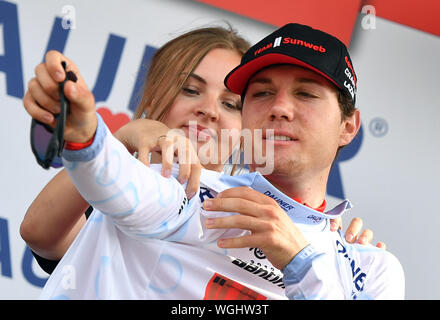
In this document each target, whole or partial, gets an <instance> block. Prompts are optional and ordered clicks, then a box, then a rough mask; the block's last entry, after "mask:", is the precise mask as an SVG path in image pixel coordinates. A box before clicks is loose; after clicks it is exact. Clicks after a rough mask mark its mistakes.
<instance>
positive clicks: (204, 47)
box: [20, 27, 249, 271]
mask: <svg viewBox="0 0 440 320" xmlns="http://www.w3.org/2000/svg"><path fill="white" fill-rule="evenodd" d="M248 47H249V44H248V43H247V41H246V40H244V39H243V38H241V37H239V36H238V35H237V34H236V33H235V32H234V31H233V30H227V29H224V28H215V27H214V28H204V29H198V30H194V31H191V32H188V33H186V34H184V35H182V36H180V37H178V38H176V39H173V40H171V41H170V42H168V43H167V44H165V45H164V46H163V47H161V48H160V49H159V50H157V52H156V54H155V56H154V58H153V60H152V61H151V64H150V68H149V72H148V75H147V78H146V82H145V88H144V94H143V97H142V100H141V103H140V104H139V106H138V108H137V110H136V112H135V114H134V119H139V118H141V117H142V115H143V114H144V113H145V114H146V116H147V118H148V119H152V120H157V121H155V122H150V123H149V125H148V126H147V127H146V126H145V125H144V123H142V121H141V122H140V123H139V121H138V122H136V121H135V122H133V123H132V124H131V125H130V126H127V127H128V128H124V129H123V130H120V136H121V140H122V139H123V138H124V137H125V138H126V139H125V144H126V145H127V147H131V144H133V143H136V142H135V141H133V137H134V135H132V134H129V130H130V128H132V129H131V130H132V131H135V130H136V131H138V130H143V133H146V130H148V132H149V134H139V135H138V136H140V137H142V140H140V141H139V142H138V143H139V145H142V149H141V150H139V151H140V152H139V158H140V160H141V161H143V162H145V163H146V162H147V161H148V151H149V150H145V146H146V145H147V142H148V145H153V146H154V145H155V144H156V142H157V137H159V136H161V135H163V134H164V133H166V130H167V129H168V128H167V127H166V126H165V125H168V126H169V127H170V128H176V127H177V126H182V125H183V123H181V122H182V121H184V122H185V121H186V123H184V125H187V124H188V121H189V120H197V121H198V122H199V123H200V124H202V123H205V124H206V126H207V127H212V128H213V129H215V130H218V131H219V130H220V129H221V128H228V127H230V126H232V127H233V128H236V129H240V128H241V116H240V108H241V106H240V99H239V97H238V96H237V95H235V94H232V93H230V92H227V91H226V90H225V87H224V85H223V79H224V76H225V75H226V73H227V71H229V68H232V67H234V66H235V65H237V64H238V63H239V61H240V58H241V55H242V54H243V53H244V52H245V51H246V50H247V49H248ZM215 48H217V49H221V48H222V51H221V53H225V56H223V55H221V54H220V55H219V54H216V55H215V56H213V58H215V60H216V61H215V63H214V64H212V63H208V64H206V63H205V62H206V60H205V59H204V57H205V56H206V55H207V53H208V52H210V51H211V50H213V49H215ZM53 55H54V53H53V52H51V53H48V57H47V58H51V56H53ZM199 64H202V65H201V68H202V72H204V74H203V76H204V78H201V79H199V78H197V77H196V76H197V75H195V74H194V73H193V72H194V69H195V68H196V67H197V66H198V65H199ZM69 65H70V66H72V63H69ZM205 65H206V66H205ZM203 68H204V69H206V68H207V69H208V70H207V71H204V70H203ZM219 68H224V70H219ZM35 72H36V78H34V79H32V80H31V81H30V82H29V89H28V91H27V92H26V96H25V98H24V106H25V108H26V110H27V111H28V113H29V114H31V115H32V117H33V118H35V119H37V120H40V121H42V122H45V123H48V124H53V121H54V117H53V114H52V113H56V112H57V105H58V102H57V100H56V93H54V95H55V97H52V96H51V95H50V94H47V91H49V90H50V88H53V86H55V85H56V83H55V82H54V81H53V80H51V79H50V77H49V75H48V68H47V65H46V64H45V63H42V64H40V65H38V66H37V67H36V69H35ZM205 74H206V75H205ZM214 76H215V78H213V77H214ZM207 81H209V82H207ZM214 82H215V83H214ZM212 83H214V84H212ZM51 86H52V87H51ZM213 101H214V102H213ZM37 103H38V104H37ZM39 105H41V106H45V108H46V109H43V108H41V107H40V106H39ZM159 121H161V122H163V123H164V124H165V125H161V122H159ZM141 128H143V129H141ZM127 131H128V134H125V132H127ZM152 131H154V132H155V137H153V136H152V134H151V133H152ZM116 135H117V136H118V134H116ZM147 140H148V141H147ZM161 140H162V139H161ZM159 142H160V143H161V145H162V146H163V148H167V147H170V143H167V141H165V140H162V141H159ZM133 147H135V146H133ZM132 151H137V150H134V149H133V150H132ZM156 160H157V157H156V156H153V157H152V159H151V161H152V162H155V161H156ZM164 160H166V159H164ZM207 167H208V168H210V169H215V170H221V167H222V165H221V164H216V165H212V166H210V165H208V166H207ZM169 169H170V164H169V163H168V162H165V163H164V169H163V172H164V174H167V171H169ZM180 169H181V170H180V176H179V179H180V180H181V181H182V182H185V180H186V179H188V177H190V178H189V181H188V186H187V192H188V193H189V196H191V194H193V193H194V192H195V191H196V190H197V188H198V183H199V182H198V179H199V178H198V175H197V171H200V169H197V166H194V165H193V166H192V169H193V174H192V176H190V175H189V170H190V169H191V166H181V168H180ZM60 196H62V197H63V199H66V200H65V201H58V199H60ZM88 207H89V204H88V203H87V202H86V201H84V199H83V198H82V197H81V196H80V194H79V193H78V192H77V190H76V189H75V188H74V186H73V184H72V183H71V181H70V179H69V178H68V176H67V174H66V172H65V170H62V171H61V172H60V173H59V174H57V176H55V177H54V178H53V179H52V180H51V181H50V182H49V184H48V185H47V186H46V187H45V188H44V189H43V190H42V192H41V193H40V194H39V196H38V197H37V198H36V199H35V201H34V202H33V203H32V205H31V206H30V208H29V210H28V212H27V214H26V216H25V218H24V220H23V222H22V225H21V229H20V232H21V235H22V237H23V239H25V241H26V242H27V244H28V245H29V246H30V247H31V248H32V249H33V251H34V252H36V253H37V254H38V255H40V256H42V257H45V258H47V259H50V260H59V259H60V258H61V257H62V256H63V254H64V253H65V251H66V250H67V248H68V247H69V245H70V244H71V242H72V240H73V239H74V238H75V236H76V234H77V233H78V231H79V230H80V229H81V227H82V226H83V225H84V223H85V221H86V219H85V218H86V217H85V215H84V212H85V211H86V209H87V208H88ZM48 271H50V269H48Z"/></svg>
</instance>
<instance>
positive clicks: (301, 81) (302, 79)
mask: <svg viewBox="0 0 440 320" xmlns="http://www.w3.org/2000/svg"><path fill="white" fill-rule="evenodd" d="M295 81H296V82H299V83H312V84H318V85H321V86H322V82H321V81H318V80H316V79H312V78H299V79H296V80H295Z"/></svg>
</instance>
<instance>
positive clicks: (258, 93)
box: [252, 91, 270, 98]
mask: <svg viewBox="0 0 440 320" xmlns="http://www.w3.org/2000/svg"><path fill="white" fill-rule="evenodd" d="M268 95H270V92H269V91H256V92H254V93H253V94H252V96H253V97H255V98H259V97H265V96H268Z"/></svg>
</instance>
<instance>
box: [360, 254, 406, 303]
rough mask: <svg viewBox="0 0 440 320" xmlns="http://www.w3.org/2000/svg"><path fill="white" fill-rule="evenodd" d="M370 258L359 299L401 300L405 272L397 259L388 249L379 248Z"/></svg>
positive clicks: (403, 290) (403, 291)
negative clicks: (368, 269) (369, 265)
mask: <svg viewBox="0 0 440 320" xmlns="http://www.w3.org/2000/svg"><path fill="white" fill-rule="evenodd" d="M379 250H380V251H379V252H378V254H377V255H375V256H374V259H372V263H371V267H370V270H371V271H370V272H369V273H368V275H367V277H366V279H365V286H364V290H363V292H362V294H361V295H360V296H359V299H375V300H403V299H404V298H405V274H404V270H403V267H402V265H401V264H400V262H399V260H398V259H397V258H396V257H395V256H394V255H393V254H392V253H391V252H389V251H385V250H382V249H379Z"/></svg>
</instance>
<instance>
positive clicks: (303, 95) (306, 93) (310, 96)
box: [297, 91, 317, 98]
mask: <svg viewBox="0 0 440 320" xmlns="http://www.w3.org/2000/svg"><path fill="white" fill-rule="evenodd" d="M297 95H299V96H301V97H303V98H317V96H316V95H314V94H312V93H309V92H306V91H299V92H297Z"/></svg>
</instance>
